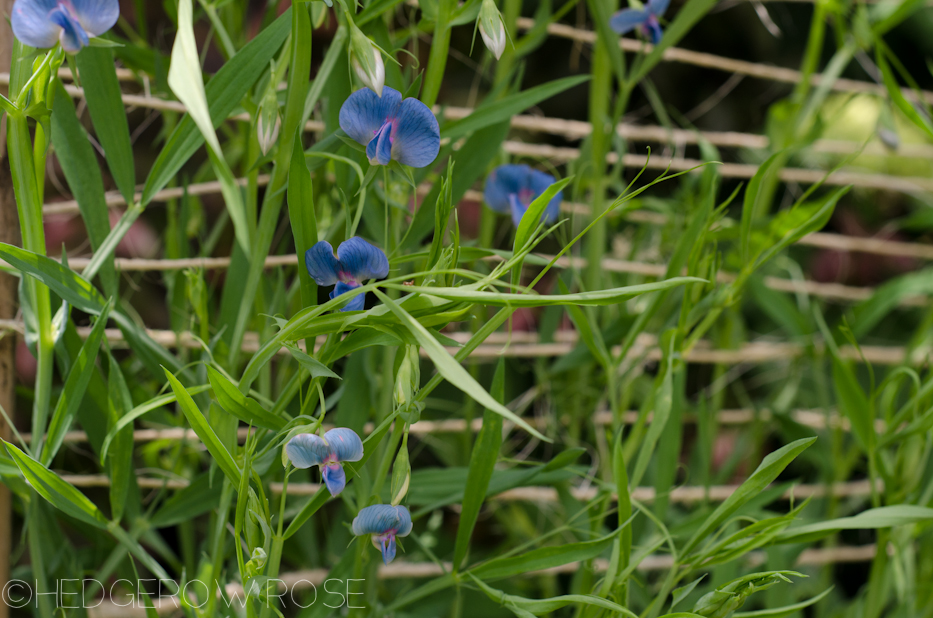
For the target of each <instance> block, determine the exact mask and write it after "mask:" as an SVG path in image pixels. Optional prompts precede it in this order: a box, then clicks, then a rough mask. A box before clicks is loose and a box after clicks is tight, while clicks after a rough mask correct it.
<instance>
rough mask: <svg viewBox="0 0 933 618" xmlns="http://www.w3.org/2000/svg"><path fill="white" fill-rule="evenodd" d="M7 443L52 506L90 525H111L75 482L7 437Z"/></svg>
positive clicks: (11, 453) (33, 484)
mask: <svg viewBox="0 0 933 618" xmlns="http://www.w3.org/2000/svg"><path fill="white" fill-rule="evenodd" d="M3 443H4V444H5V445H6V448H7V451H8V452H9V453H10V456H11V457H12V458H13V461H14V462H16V466H17V467H18V468H19V469H20V471H21V472H22V473H23V476H24V477H25V478H26V480H27V481H29V484H30V485H32V487H33V489H35V490H36V491H37V492H39V495H40V496H42V497H43V498H45V499H46V500H48V501H49V502H50V503H51V504H52V506H54V507H55V508H57V509H58V510H60V511H62V512H63V513H65V514H66V515H69V516H71V517H74V518H75V519H79V520H81V521H83V522H85V523H87V524H90V525H92V526H95V527H97V528H100V529H102V530H104V529H106V528H107V518H106V517H104V514H103V513H101V512H100V509H98V508H97V505H95V504H94V503H93V502H91V501H90V500H89V499H88V498H87V496H85V495H84V494H82V493H81V492H80V491H78V490H77V489H75V487H74V485H72V484H71V483H68V482H67V481H64V480H62V479H61V478H59V476H58V475H57V474H55V473H54V472H52V471H51V470H49V469H47V468H46V467H45V466H43V465H42V464H40V463H39V462H38V461H36V460H35V459H33V458H32V457H30V456H29V455H27V454H26V453H24V452H23V451H21V450H19V449H18V448H16V447H15V446H13V445H12V444H10V443H9V442H7V441H6V440H3Z"/></svg>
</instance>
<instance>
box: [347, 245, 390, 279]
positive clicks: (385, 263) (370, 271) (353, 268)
mask: <svg viewBox="0 0 933 618" xmlns="http://www.w3.org/2000/svg"><path fill="white" fill-rule="evenodd" d="M337 258H338V259H339V260H340V270H341V271H342V272H346V273H349V274H350V275H351V276H352V277H353V279H354V280H356V281H360V282H362V281H365V280H367V279H382V278H383V277H385V276H386V275H388V274H389V259H388V258H387V257H386V254H385V253H383V252H382V250H381V249H379V248H378V247H374V246H373V245H371V244H370V243H368V242H366V241H365V240H363V239H362V238H360V237H359V236H354V237H353V238H350V239H347V240H345V241H344V242H342V243H340V246H339V247H337Z"/></svg>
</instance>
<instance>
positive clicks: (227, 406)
mask: <svg viewBox="0 0 933 618" xmlns="http://www.w3.org/2000/svg"><path fill="white" fill-rule="evenodd" d="M207 377H208V379H209V380H210V383H211V387H212V388H213V389H214V396H215V397H216V398H217V403H219V404H220V407H221V408H223V409H224V410H226V411H227V412H229V413H230V414H232V415H233V416H235V417H237V418H238V419H240V420H241V421H243V422H244V423H249V424H250V425H254V426H258V427H264V428H266V429H271V430H273V431H279V430H281V429H282V428H283V427H285V419H284V418H282V417H280V416H276V415H274V414H272V413H271V412H269V411H268V410H266V409H265V408H263V407H262V406H261V405H259V403H258V402H257V401H255V400H254V399H252V398H251V397H247V396H246V395H243V394H242V393H241V392H240V390H239V389H238V388H237V387H236V385H234V384H233V382H231V381H230V380H228V379H227V377H226V376H225V375H223V374H222V373H220V372H219V371H217V370H216V369H214V368H213V367H211V366H210V365H208V366H207Z"/></svg>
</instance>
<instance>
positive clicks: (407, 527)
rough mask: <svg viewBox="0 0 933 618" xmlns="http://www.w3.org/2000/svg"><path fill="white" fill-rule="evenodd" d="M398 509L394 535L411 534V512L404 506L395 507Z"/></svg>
mask: <svg viewBox="0 0 933 618" xmlns="http://www.w3.org/2000/svg"><path fill="white" fill-rule="evenodd" d="M395 508H396V509H398V527H397V528H396V529H395V536H408V535H409V534H411V528H412V524H411V513H409V512H408V509H407V508H405V507H404V506H397V507H395Z"/></svg>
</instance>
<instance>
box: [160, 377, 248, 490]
mask: <svg viewBox="0 0 933 618" xmlns="http://www.w3.org/2000/svg"><path fill="white" fill-rule="evenodd" d="M164 371H165V377H166V378H168V381H169V384H171V386H172V391H174V393H175V398H176V400H177V401H178V405H179V407H181V410H182V412H184V414H185V418H187V419H188V423H189V424H190V425H191V428H192V429H194V432H195V433H196V434H198V437H199V438H201V442H203V443H204V446H206V447H207V451H208V452H209V453H210V454H211V456H212V457H213V458H214V461H216V462H217V465H218V466H219V467H220V469H221V470H223V473H224V474H225V475H226V476H227V478H228V479H230V482H231V483H235V484H236V485H239V484H240V468H239V467H238V466H237V465H236V461H234V460H233V457H232V456H231V455H230V453H229V451H227V449H226V448H225V447H224V445H223V444H222V443H221V442H220V439H219V438H218V437H217V434H215V433H214V430H213V429H212V428H211V425H210V423H208V422H207V419H206V418H204V414H202V413H201V410H199V409H198V406H197V405H196V404H195V403H194V400H193V399H192V398H191V395H189V394H188V391H186V390H185V387H184V386H182V384H181V382H179V381H178V379H177V378H175V376H173V375H172V373H171V372H170V371H169V370H168V369H165V370H164Z"/></svg>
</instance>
